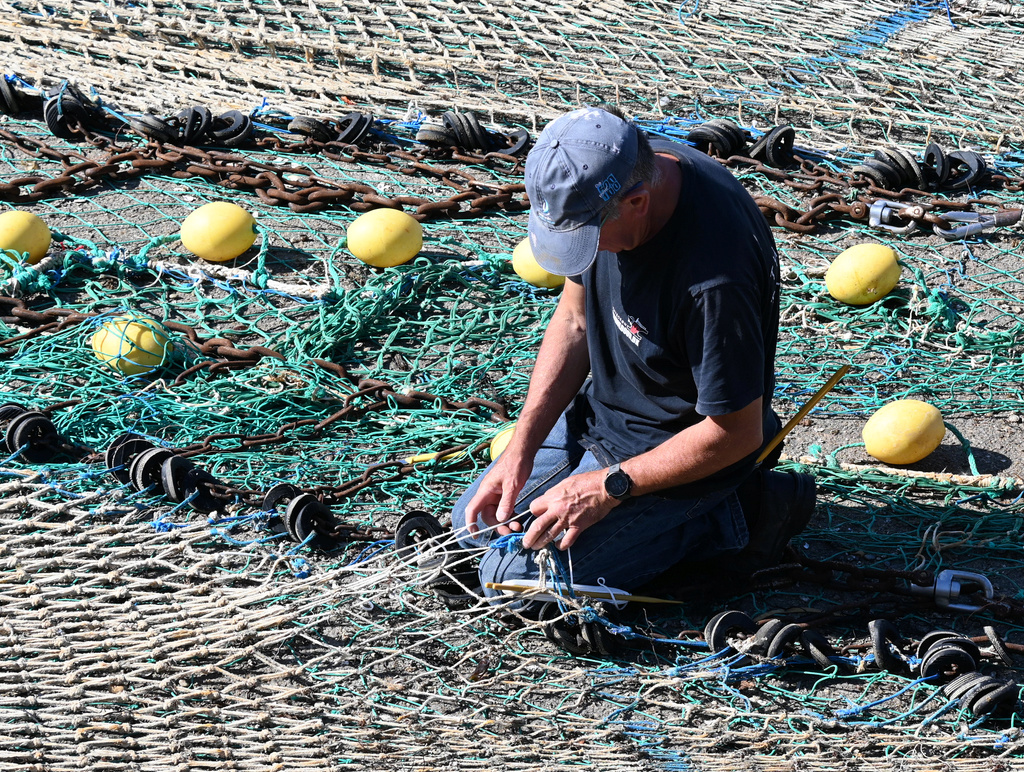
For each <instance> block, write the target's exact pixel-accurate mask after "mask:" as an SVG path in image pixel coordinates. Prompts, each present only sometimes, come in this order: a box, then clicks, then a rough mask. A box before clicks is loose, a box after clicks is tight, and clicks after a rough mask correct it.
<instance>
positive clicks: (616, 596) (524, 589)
mask: <svg viewBox="0 0 1024 772" xmlns="http://www.w3.org/2000/svg"><path fill="white" fill-rule="evenodd" d="M484 587H486V588H487V589H489V590H503V591H505V592H519V593H523V594H528V593H530V592H534V593H544V594H545V595H555V594H557V593H553V592H550V591H549V590H550V589H551V588H544V587H530V586H528V585H524V584H510V583H508V582H484ZM573 594H575V595H579V596H582V597H584V598H595V599H597V600H611V601H620V600H621V601H634V602H636V603H676V604H682V602H683V601H681V600H666V599H665V598H652V597H650V596H648V595H629V594H627V593H619V592H616V593H610V592H594V591H592V590H574V591H573Z"/></svg>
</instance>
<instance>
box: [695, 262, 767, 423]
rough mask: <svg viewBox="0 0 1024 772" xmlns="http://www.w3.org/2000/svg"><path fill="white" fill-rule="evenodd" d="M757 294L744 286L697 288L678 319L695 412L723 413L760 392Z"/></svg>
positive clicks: (762, 363) (761, 345)
mask: <svg viewBox="0 0 1024 772" xmlns="http://www.w3.org/2000/svg"><path fill="white" fill-rule="evenodd" d="M761 314H762V312H761V298H760V295H759V293H758V292H757V291H756V289H755V288H754V287H752V286H750V285H749V284H739V283H728V282H727V283H722V284H718V285H716V286H714V287H710V288H706V289H704V290H702V291H701V292H700V293H699V294H698V295H696V297H695V298H694V302H693V304H692V305H691V306H690V311H689V315H688V317H687V318H686V319H684V320H683V322H682V329H683V335H684V338H685V346H686V352H687V356H688V357H689V361H690V367H691V371H692V373H693V382H694V384H695V386H696V388H697V403H696V410H697V412H698V413H699V414H700V415H704V416H712V415H726V414H728V413H734V412H736V411H737V410H741V409H742V408H744V407H746V406H747V405H749V404H750V403H751V402H753V401H754V400H755V399H757V398H758V397H760V396H762V395H763V393H764V368H765V361H764V356H765V353H764V348H765V346H764V338H763V333H762V329H763V327H762V320H761Z"/></svg>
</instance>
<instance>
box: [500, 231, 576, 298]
mask: <svg viewBox="0 0 1024 772" xmlns="http://www.w3.org/2000/svg"><path fill="white" fill-rule="evenodd" d="M512 270H513V271H515V272H516V273H517V274H518V275H519V278H520V279H522V280H523V281H525V282H527V283H529V284H532V285H533V286H534V287H544V288H545V289H555V288H556V287H561V286H562V285H563V284H565V277H564V276H559V275H558V274H555V273H549V272H548V271H545V270H544V269H543V268H541V267H540V265H539V264H538V263H537V260H536V259H535V258H534V256H533V249H531V248H530V239H529V238H525V239H523V240H522V241H520V242H519V243H518V244H517V245H516V248H515V249H514V250H512Z"/></svg>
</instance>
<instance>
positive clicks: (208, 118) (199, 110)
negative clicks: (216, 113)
mask: <svg viewBox="0 0 1024 772" xmlns="http://www.w3.org/2000/svg"><path fill="white" fill-rule="evenodd" d="M174 120H175V122H176V123H177V124H178V139H179V140H181V141H182V142H184V143H186V144H191V143H193V142H197V143H198V142H200V141H201V140H203V139H204V138H205V137H206V133H207V131H209V129H210V124H212V123H213V114H212V113H211V112H210V108H208V107H202V106H196V107H186V108H185V109H184V110H181V111H179V112H178V114H177V115H176V116H174Z"/></svg>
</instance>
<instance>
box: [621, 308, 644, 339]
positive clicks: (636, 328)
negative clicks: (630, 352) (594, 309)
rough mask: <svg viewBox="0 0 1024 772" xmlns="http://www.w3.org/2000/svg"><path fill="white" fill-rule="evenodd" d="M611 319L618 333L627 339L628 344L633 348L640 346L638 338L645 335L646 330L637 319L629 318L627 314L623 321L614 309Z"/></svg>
mask: <svg viewBox="0 0 1024 772" xmlns="http://www.w3.org/2000/svg"><path fill="white" fill-rule="evenodd" d="M612 319H613V321H614V322H615V326H616V327H618V328H619V331H620V332H621V333H622V334H623V335H625V336H626V337H627V338H629V342H630V343H632V344H633V345H634V346H639V345H640V337H641V336H642V335H646V334H647V328H646V327H644V325H643V323H642V322H641V321H640V320H639V319H637V318H636V317H635V316H629V314H627V315H626V319H623V318H622V317H621V316H619V312H618V311H616V310H615V309H614V308H613V309H612Z"/></svg>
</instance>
